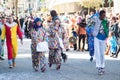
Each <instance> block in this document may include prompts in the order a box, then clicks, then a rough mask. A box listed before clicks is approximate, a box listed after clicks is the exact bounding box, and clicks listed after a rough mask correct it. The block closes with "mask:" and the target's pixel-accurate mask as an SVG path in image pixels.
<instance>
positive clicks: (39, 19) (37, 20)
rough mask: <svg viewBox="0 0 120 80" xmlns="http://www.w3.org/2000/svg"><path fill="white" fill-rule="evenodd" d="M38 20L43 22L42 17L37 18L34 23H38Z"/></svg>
mask: <svg viewBox="0 0 120 80" xmlns="http://www.w3.org/2000/svg"><path fill="white" fill-rule="evenodd" d="M38 21H40V22H42V20H41V18H36V19H35V20H34V23H36V22H38Z"/></svg>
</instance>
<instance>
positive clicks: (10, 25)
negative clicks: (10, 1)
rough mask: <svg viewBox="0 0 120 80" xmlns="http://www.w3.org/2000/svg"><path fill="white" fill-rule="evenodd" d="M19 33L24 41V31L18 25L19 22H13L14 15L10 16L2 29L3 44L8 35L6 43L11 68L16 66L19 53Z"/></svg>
mask: <svg viewBox="0 0 120 80" xmlns="http://www.w3.org/2000/svg"><path fill="white" fill-rule="evenodd" d="M17 35H18V36H19V38H20V40H21V44H23V42H22V32H21V30H20V28H19V27H18V24H17V23H15V22H13V17H11V16H9V17H8V22H6V23H5V24H4V27H3V29H2V35H1V38H2V44H4V41H5V37H6V45H7V52H8V64H9V68H12V67H15V66H16V63H15V59H16V56H17V53H18V42H17Z"/></svg>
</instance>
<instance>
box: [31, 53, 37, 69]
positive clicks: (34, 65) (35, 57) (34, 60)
mask: <svg viewBox="0 0 120 80" xmlns="http://www.w3.org/2000/svg"><path fill="white" fill-rule="evenodd" d="M32 66H33V69H34V70H35V71H38V70H39V58H38V54H37V53H34V54H32Z"/></svg>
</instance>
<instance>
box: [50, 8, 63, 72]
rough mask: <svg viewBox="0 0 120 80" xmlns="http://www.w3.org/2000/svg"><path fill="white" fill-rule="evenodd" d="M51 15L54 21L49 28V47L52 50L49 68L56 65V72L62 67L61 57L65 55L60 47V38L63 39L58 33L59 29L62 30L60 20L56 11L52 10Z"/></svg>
mask: <svg viewBox="0 0 120 80" xmlns="http://www.w3.org/2000/svg"><path fill="white" fill-rule="evenodd" d="M50 14H51V17H52V21H51V22H49V28H48V33H49V36H48V45H49V49H50V50H49V59H48V60H49V67H51V66H52V64H56V70H59V69H60V67H61V55H62V53H63V51H62V48H61V47H60V42H59V38H61V36H60V35H59V33H58V31H59V30H58V28H60V26H59V23H60V20H59V18H58V15H57V13H56V11H55V10H52V11H51V12H50ZM60 29H61V28H60ZM60 34H62V33H60ZM61 39H63V38H61ZM62 57H63V56H62Z"/></svg>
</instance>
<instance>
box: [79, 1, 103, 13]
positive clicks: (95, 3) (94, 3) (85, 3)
mask: <svg viewBox="0 0 120 80" xmlns="http://www.w3.org/2000/svg"><path fill="white" fill-rule="evenodd" d="M102 3H103V0H82V1H81V5H82V6H84V7H86V8H88V13H89V11H90V8H99V7H100V5H101V4H102Z"/></svg>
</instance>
